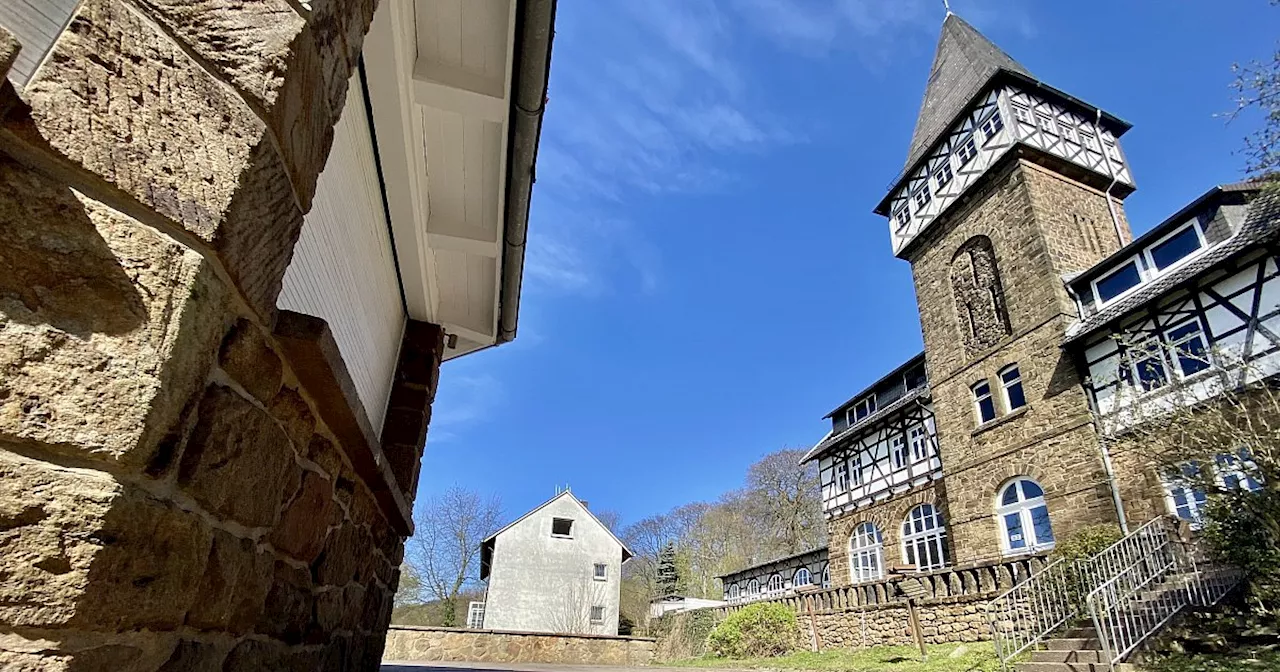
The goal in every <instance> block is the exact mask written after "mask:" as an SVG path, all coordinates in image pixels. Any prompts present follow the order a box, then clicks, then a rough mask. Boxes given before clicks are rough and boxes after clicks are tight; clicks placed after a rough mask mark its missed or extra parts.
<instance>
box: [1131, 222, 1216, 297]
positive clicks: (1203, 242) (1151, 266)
mask: <svg viewBox="0 0 1280 672" xmlns="http://www.w3.org/2000/svg"><path fill="white" fill-rule="evenodd" d="M1188 227H1190V228H1191V229H1194V230H1195V232H1196V238H1199V239H1200V247H1199V248H1197V249H1196V251H1195V252H1192V253H1191V254H1188V255H1187V256H1185V257H1183V258H1181V259H1179V260H1177V261H1175V262H1173V263H1172V264H1170V265H1168V266H1165V267H1164V268H1157V267H1156V262H1155V259H1153V258H1152V257H1151V250H1152V248H1155V247H1159V246H1160V245H1161V244H1162V243H1164V242H1165V241H1167V240H1169V239H1170V238H1173V237H1174V236H1176V235H1178V234H1179V233H1182V232H1183V231H1186V230H1187V228H1188ZM1208 248H1209V241H1208V240H1207V239H1206V238H1205V237H1204V230H1203V229H1201V228H1200V221H1199V218H1198V217H1193V218H1191V221H1189V222H1187V223H1186V224H1185V225H1183V226H1179V227H1177V228H1175V229H1173V230H1172V231H1170V232H1169V233H1166V234H1164V235H1163V236H1160V238H1159V239H1157V240H1155V241H1153V242H1152V243H1151V244H1149V245H1147V246H1146V247H1143V248H1142V261H1143V265H1144V266H1146V268H1147V273H1148V275H1150V277H1152V278H1156V277H1159V276H1161V275H1164V274H1165V273H1168V272H1170V271H1172V270H1174V269H1176V268H1178V267H1179V266H1182V265H1183V264H1185V263H1187V262H1188V261H1191V260H1192V259H1195V258H1196V257H1198V256H1200V255H1201V254H1203V253H1204V251H1205V250H1207V249H1208ZM1145 279H1146V278H1145V277H1144V281H1145Z"/></svg>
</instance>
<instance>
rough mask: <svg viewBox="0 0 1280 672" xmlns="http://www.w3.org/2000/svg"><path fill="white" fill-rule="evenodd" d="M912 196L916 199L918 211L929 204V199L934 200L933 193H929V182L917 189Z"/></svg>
mask: <svg viewBox="0 0 1280 672" xmlns="http://www.w3.org/2000/svg"><path fill="white" fill-rule="evenodd" d="M911 197H912V198H913V199H915V202H916V211H917V212H918V211H920V210H923V209H924V206H926V205H929V201H932V200H933V194H930V193H929V183H928V182H925V183H924V186H923V187H920V189H919V190H917V191H916V193H915V194H913V195H912V196H911Z"/></svg>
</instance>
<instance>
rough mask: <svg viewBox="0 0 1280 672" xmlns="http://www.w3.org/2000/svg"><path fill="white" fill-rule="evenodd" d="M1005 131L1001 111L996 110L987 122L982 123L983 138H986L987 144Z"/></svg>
mask: <svg viewBox="0 0 1280 672" xmlns="http://www.w3.org/2000/svg"><path fill="white" fill-rule="evenodd" d="M1002 130H1004V119H1002V118H1000V110H996V111H995V114H992V115H991V116H990V117H988V118H987V120H986V121H984V122H982V136H983V137H984V138H986V142H991V139H992V138H994V137H996V134H997V133H999V132H1000V131H1002Z"/></svg>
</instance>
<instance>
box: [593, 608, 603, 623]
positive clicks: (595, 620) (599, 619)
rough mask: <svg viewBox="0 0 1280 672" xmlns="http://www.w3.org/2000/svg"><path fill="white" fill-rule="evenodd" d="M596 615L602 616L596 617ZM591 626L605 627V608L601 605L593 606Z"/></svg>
mask: <svg viewBox="0 0 1280 672" xmlns="http://www.w3.org/2000/svg"><path fill="white" fill-rule="evenodd" d="M596 614H600V616H599V617H596ZM590 617H591V625H604V607H603V606H601V605H599V604H593V605H591V614H590Z"/></svg>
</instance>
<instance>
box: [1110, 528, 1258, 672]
mask: <svg viewBox="0 0 1280 672" xmlns="http://www.w3.org/2000/svg"><path fill="white" fill-rule="evenodd" d="M1171 525H1172V523H1171V522H1170V521H1168V520H1165V519H1156V520H1153V521H1151V523H1148V524H1147V525H1144V526H1142V528H1139V529H1138V530H1136V531H1135V532H1134V533H1133V534H1130V535H1129V536H1127V537H1125V539H1123V540H1122V543H1121V542H1118V543H1117V544H1115V545H1114V546H1113V547H1112V548H1110V549H1107V551H1104V553H1106V555H1105V557H1104V556H1103V554H1099V555H1098V556H1095V557H1094V558H1091V559H1090V561H1089V562H1090V567H1089V568H1088V571H1089V574H1088V576H1089V577H1090V578H1098V577H1105V576H1107V575H1110V578H1107V579H1106V580H1104V581H1102V582H1100V583H1099V584H1098V585H1097V587H1096V588H1094V589H1093V590H1091V591H1089V594H1088V595H1087V596H1086V598H1085V604H1087V605H1088V608H1089V615H1090V617H1091V619H1092V620H1093V626H1094V630H1095V631H1096V632H1097V633H1098V640H1099V642H1100V644H1101V645H1102V652H1103V656H1104V658H1105V660H1106V662H1107V665H1108V667H1109V668H1110V669H1112V670H1114V669H1115V665H1116V663H1118V662H1120V661H1122V660H1124V659H1125V658H1126V657H1127V656H1128V655H1129V654H1131V653H1133V652H1134V651H1135V650H1136V649H1137V648H1138V647H1139V646H1141V645H1142V644H1143V643H1144V642H1146V641H1147V640H1148V639H1149V638H1150V637H1151V636H1152V635H1153V634H1155V633H1156V632H1158V631H1159V630H1160V629H1161V628H1163V627H1164V625H1165V624H1166V623H1168V622H1169V621H1170V620H1171V619H1172V618H1173V617H1174V616H1176V615H1177V614H1178V612H1180V611H1182V610H1183V609H1185V608H1186V607H1187V606H1190V605H1193V604H1198V605H1206V606H1207V605H1213V604H1216V603H1217V602H1218V601H1219V600H1221V599H1222V598H1223V597H1224V596H1225V595H1226V594H1227V593H1229V592H1230V591H1231V589H1232V588H1234V587H1235V586H1236V584H1238V583H1239V580H1240V575H1239V572H1237V571H1235V570H1233V569H1231V568H1225V567H1211V568H1210V569H1209V570H1208V571H1206V570H1205V569H1204V568H1203V567H1202V566H1200V565H1198V564H1197V563H1196V560H1195V553H1194V551H1195V549H1194V548H1193V547H1190V544H1188V543H1186V542H1183V541H1182V540H1181V539H1179V538H1177V537H1176V536H1174V535H1172V534H1171V529H1170V528H1171ZM1113 549H1115V550H1114V551H1113ZM1108 551H1111V552H1108ZM1086 580H1088V579H1086Z"/></svg>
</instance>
